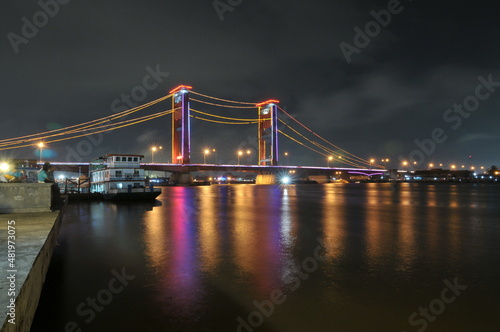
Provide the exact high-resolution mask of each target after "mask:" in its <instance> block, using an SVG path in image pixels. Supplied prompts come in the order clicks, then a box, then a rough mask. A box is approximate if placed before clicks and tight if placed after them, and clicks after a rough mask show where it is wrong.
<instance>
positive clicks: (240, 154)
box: [238, 150, 243, 165]
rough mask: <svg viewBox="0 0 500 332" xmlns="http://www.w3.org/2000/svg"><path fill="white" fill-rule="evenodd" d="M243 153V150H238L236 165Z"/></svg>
mask: <svg viewBox="0 0 500 332" xmlns="http://www.w3.org/2000/svg"><path fill="white" fill-rule="evenodd" d="M242 155H243V151H241V150H239V151H238V165H239V164H240V157H241V156H242Z"/></svg>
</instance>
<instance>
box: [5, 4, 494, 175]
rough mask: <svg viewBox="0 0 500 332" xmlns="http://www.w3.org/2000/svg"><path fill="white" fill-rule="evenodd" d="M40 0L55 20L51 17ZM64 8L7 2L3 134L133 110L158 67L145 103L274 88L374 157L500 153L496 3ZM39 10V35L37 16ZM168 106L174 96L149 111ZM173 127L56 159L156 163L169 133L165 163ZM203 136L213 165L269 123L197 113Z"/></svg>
mask: <svg viewBox="0 0 500 332" xmlns="http://www.w3.org/2000/svg"><path fill="white" fill-rule="evenodd" d="M43 3H48V4H49V3H50V5H47V6H46V8H47V9H46V11H52V15H51V16H53V17H50V16H48V15H45V14H41V13H40V11H41V10H43V9H42V7H41V5H40V4H43ZM54 3H56V2H55V0H54V1H46V2H44V0H42V1H41V2H40V3H37V2H36V1H14V0H8V1H7V2H5V3H4V4H3V8H2V14H1V18H2V19H1V21H0V27H1V34H2V36H3V37H2V41H1V43H0V45H1V53H0V57H1V63H2V70H1V75H0V82H1V85H2V87H1V92H0V94H1V97H2V98H1V99H2V103H1V106H0V107H1V114H2V120H1V122H0V139H5V138H11V137H17V136H21V135H26V134H32V133H37V132H43V131H46V130H50V129H54V128H59V127H61V126H69V125H72V124H77V123H81V122H85V121H89V120H93V119H96V118H100V117H104V116H108V115H111V114H113V111H114V109H116V108H117V107H126V106H125V104H124V103H122V102H121V101H120V103H117V102H116V100H117V99H118V100H120V98H121V95H122V94H130V93H131V91H132V89H134V87H136V86H141V85H143V79H144V77H145V76H146V75H148V72H149V71H155V70H157V71H159V72H160V74H158V76H157V78H158V80H157V82H158V83H159V84H157V85H156V84H155V85H156V86H155V88H153V89H150V90H148V91H147V96H146V97H145V99H144V100H143V101H141V102H140V103H143V102H147V101H150V100H153V99H156V98H159V97H161V96H163V95H165V94H167V93H168V91H169V90H170V89H172V88H174V87H176V86H177V85H179V84H188V85H191V86H193V88H194V90H195V91H197V92H200V93H204V94H207V95H211V96H216V97H220V98H226V99H231V100H240V101H249V102H260V101H264V100H267V99H269V98H276V99H279V100H280V101H281V102H280V106H281V107H283V108H285V109H286V110H287V111H288V112H289V113H291V114H293V115H294V116H295V117H296V118H297V119H298V120H299V121H301V122H303V123H304V124H306V125H307V126H309V127H310V128H311V129H313V130H315V131H316V132H317V133H319V134H320V135H322V136H324V137H325V138H327V139H328V140H330V141H332V142H333V143H335V144H337V145H339V146H340V147H342V148H344V149H346V150H348V151H349V152H351V153H354V154H356V155H358V156H360V157H363V158H368V159H369V158H375V159H377V160H379V159H381V158H390V159H391V165H392V166H397V165H398V163H399V162H400V161H401V160H403V159H407V158H410V159H411V160H416V161H419V162H420V163H421V164H420V165H421V166H422V168H424V167H426V165H427V164H428V163H429V162H433V163H443V164H444V167H445V168H446V167H448V168H449V165H451V164H452V163H453V164H457V165H466V166H468V165H469V155H471V156H472V164H473V165H476V166H480V165H484V166H486V167H489V166H491V165H492V164H499V163H500V156H499V153H498V146H500V134H499V131H498V128H499V123H500V113H499V112H498V111H497V105H498V104H499V102H500V70H498V64H499V61H500V60H499V59H500V54H499V50H500V39H499V38H498V31H499V29H500V20H499V19H498V5H497V4H495V2H493V1H474V2H472V1H454V2H436V1H422V0H413V1H410V0H403V1H401V2H397V1H394V0H393V1H330V0H328V1H327V0H310V1H283V0H279V1H261V0H254V1H249V0H247V1H240V0H222V1H216V2H212V1H152V0H143V1H126V0H123V1H111V2H110V1H95V0H87V1H79V0H70V1H68V0H60V3H57V4H58V7H59V8H58V9H57V8H55V6H54ZM216 6H217V8H218V9H216ZM494 6H496V7H494ZM56 9H57V10H56ZM388 13H389V14H390V18H389V16H388V15H387V14H388ZM375 16H378V20H379V21H380V22H381V23H375V22H376V18H375ZM23 18H24V19H23ZM46 18H47V19H46ZM34 19H35V21H36V20H38V21H37V22H38V25H39V26H40V27H38V28H36V30H38V31H37V32H36V31H35V32H36V34H35V32H33V30H30V29H29V28H28V27H24V26H25V25H26V26H27V25H29V24H31V23H32V22H33V21H34ZM26 22H28V23H29V24H28V23H26ZM370 22H372V23H370ZM367 24H368V25H367ZM381 25H385V27H382V26H381ZM23 27H24V28H23ZM366 28H368V32H366ZM355 29H356V30H355ZM357 31H358V32H357ZM359 31H361V32H362V34H359ZM366 33H368V35H366ZM356 35H357V38H356ZM370 35H371V37H370ZM367 38H369V40H367ZM346 54H347V56H346ZM148 68H149V69H148ZM167 73H168V74H167ZM487 81H490V83H489V84H487V83H485V82H487ZM497 82H498V83H497ZM150 83H151V84H152V83H154V81H153V80H152V81H150ZM479 85H482V86H480V87H478V86H479ZM485 85H487V86H485ZM464 102H465V103H466V104H467V103H468V104H467V105H465V106H464V107H461V105H460V104H463V103H464ZM455 104H456V105H455ZM454 105H455V106H454ZM170 107H171V105H170V103H166V102H164V103H163V104H159V105H156V106H155V107H153V108H152V109H151V110H149V109H148V110H145V111H144V113H141V115H143V114H151V113H153V112H158V111H160V110H165V109H169V108H170ZM448 110H449V111H448ZM469 110H470V111H469ZM230 112H232V113H230ZM253 112H254V111H248V110H234V111H229V112H226V113H223V114H225V115H228V116H234V117H254V116H256V112H255V113H253ZM219 114H222V113H219ZM170 128H171V124H170V116H167V117H162V118H159V119H157V120H153V121H150V122H146V123H144V124H141V125H137V126H133V127H128V128H124V129H121V130H118V131H115V132H113V133H112V134H107V135H104V136H103V137H100V138H99V139H98V140H96V139H94V141H90V143H88V144H87V143H85V147H86V148H88V147H89V146H91V149H90V150H89V149H86V150H85V149H83V148H82V147H83V145H82V144H84V143H80V144H81V145H80V151H79V153H77V154H78V155H76V154H74V153H72V152H71V151H76V149H77V146H78V145H77V144H78V143H79V142H80V141H82V138H79V139H75V140H70V141H64V142H60V143H54V144H51V145H50V147H49V149H47V151H46V152H44V159H47V160H58V161H64V160H71V161H75V160H76V159H82V160H84V161H88V160H90V159H91V158H93V157H97V156H99V155H102V154H106V153H116V152H121V153H142V154H145V155H147V156H148V158H150V152H149V149H150V147H151V146H152V145H154V144H156V145H163V146H164V150H163V153H162V155H158V156H157V157H156V158H158V159H156V158H155V159H156V160H158V161H169V160H170V155H169V151H170V146H169V145H170ZM433 131H434V134H433ZM193 132H194V133H193V138H192V160H193V161H194V162H201V161H202V153H201V152H202V149H203V148H204V147H205V146H210V147H213V148H217V151H218V159H219V161H220V162H231V161H234V159H235V151H236V150H237V149H238V148H241V147H243V148H246V147H251V146H252V144H254V143H253V138H252V137H255V136H256V127H246V128H241V127H237V126H227V125H226V126H224V125H214V124H207V123H200V122H196V121H194V122H193ZM433 136H434V140H435V141H436V142H437V143H432V144H431V143H429V142H430V140H431V139H432V137H433ZM415 140H418V141H420V142H423V144H424V145H423V147H419V146H418V145H417V144H416V141H415ZM434 147H435V149H434ZM280 148H281V151H282V152H283V151H288V152H289V153H290V159H289V162H290V163H293V164H305V165H325V163H326V162H325V159H324V157H323V156H320V155H318V154H315V153H314V152H311V151H309V150H307V149H304V148H302V147H300V146H298V145H296V144H294V143H291V142H290V141H288V140H287V139H286V138H282V139H281V143H280ZM432 150H435V151H432ZM45 153H47V155H46V157H45ZM427 154H428V155H429V156H428V155H427ZM0 156H1V157H2V158H5V157H14V158H27V157H28V158H37V156H38V152H37V151H36V150H35V148H34V147H33V148H24V149H16V150H6V151H0ZM422 157H425V158H422ZM412 158H413V159H412Z"/></svg>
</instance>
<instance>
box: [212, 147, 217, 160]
mask: <svg viewBox="0 0 500 332" xmlns="http://www.w3.org/2000/svg"><path fill="white" fill-rule="evenodd" d="M212 152H213V153H215V164H217V150H215V149H212Z"/></svg>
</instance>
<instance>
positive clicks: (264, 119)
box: [256, 99, 279, 166]
mask: <svg viewBox="0 0 500 332" xmlns="http://www.w3.org/2000/svg"><path fill="white" fill-rule="evenodd" d="M277 103H279V100H273V99H271V100H267V101H265V102H262V103H260V104H257V105H256V106H257V107H258V110H259V136H258V141H259V160H258V162H259V165H272V166H276V165H278V106H277V105H276V104H277Z"/></svg>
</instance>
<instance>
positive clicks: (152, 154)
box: [151, 146, 158, 164]
mask: <svg viewBox="0 0 500 332" xmlns="http://www.w3.org/2000/svg"><path fill="white" fill-rule="evenodd" d="M156 150H158V148H157V147H156V146H153V147H152V148H151V164H154V163H155V152H156Z"/></svg>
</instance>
